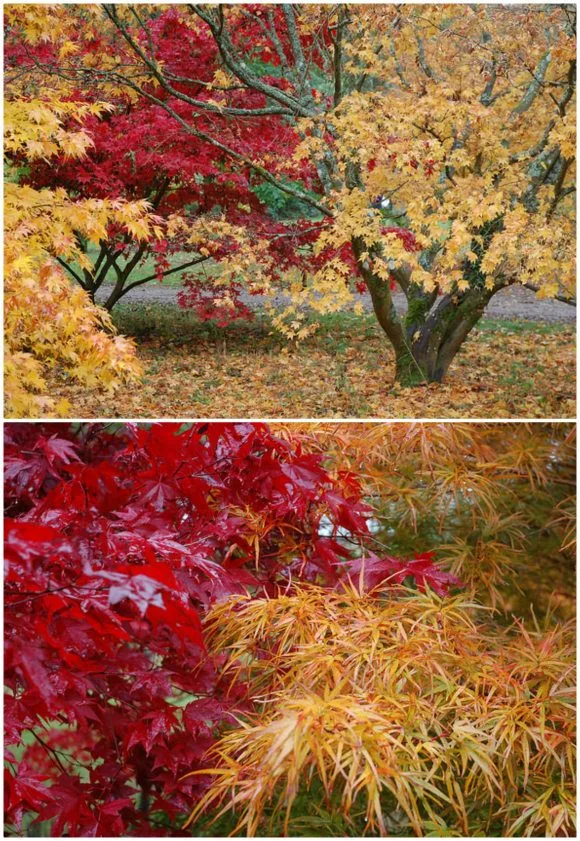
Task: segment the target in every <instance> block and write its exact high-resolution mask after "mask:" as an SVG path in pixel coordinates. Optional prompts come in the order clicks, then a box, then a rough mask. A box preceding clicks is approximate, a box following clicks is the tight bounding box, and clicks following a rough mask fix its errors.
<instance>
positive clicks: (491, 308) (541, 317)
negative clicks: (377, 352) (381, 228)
mask: <svg viewBox="0 0 580 841" xmlns="http://www.w3.org/2000/svg"><path fill="white" fill-rule="evenodd" d="M178 291H179V287H178V286H163V285H161V284H157V283H149V284H145V285H143V286H138V287H137V288H136V289H132V290H131V292H129V293H128V294H127V295H126V296H125V297H124V298H123V299H122V301H121V303H124V304H132V303H155V302H158V303H162V304H174V303H176V302H177V293H178ZM105 295H106V290H105V291H104V292H103V290H101V293H100V294H99V295H98V296H97V299H98V300H100V299H102V298H104V297H105ZM393 298H394V301H395V306H396V308H397V311H398V312H405V310H406V308H407V301H406V298H405V296H404V295H403V293H402V292H395V293H394V295H393ZM279 299H280V303H281V304H282V303H283V302H284V298H283V296H281V295H280V296H279ZM362 299H363V304H364V307H365V309H366V310H367V311H370V310H371V308H372V305H371V301H370V297H369V296H368V295H364V296H362ZM245 303H247V304H248V306H250V307H251V308H252V309H259V308H260V305H261V303H262V298H261V296H259V295H255V296H252V295H247V296H245ZM485 314H486V316H487V317H488V318H507V319H517V318H523V319H525V320H527V321H544V322H549V323H555V322H565V323H573V322H574V321H575V320H576V307H572V306H570V305H569V304H564V303H562V302H561V301H551V300H538V299H537V298H536V296H535V294H534V293H533V292H530V290H529V289H524V288H523V287H521V286H517V287H516V286H514V287H508V288H507V289H503V290H502V291H501V292H498V293H497V294H496V295H494V297H493V298H492V300H491V301H490V303H489V305H488V307H487V309H486V313H485Z"/></svg>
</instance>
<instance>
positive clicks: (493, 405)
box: [51, 303, 575, 418]
mask: <svg viewBox="0 0 580 841" xmlns="http://www.w3.org/2000/svg"><path fill="white" fill-rule="evenodd" d="M114 319H115V322H116V324H117V327H118V329H119V331H120V332H121V333H124V334H127V335H130V336H134V337H135V339H136V341H137V347H138V355H139V358H140V359H141V362H142V365H143V369H144V376H143V378H142V380H141V382H139V383H134V384H131V385H128V386H125V387H123V388H121V389H120V390H118V391H117V392H116V394H115V395H112V396H111V395H107V394H104V393H96V392H92V393H89V392H87V391H86V390H84V389H83V388H80V387H79V386H78V385H75V384H74V382H72V381H69V380H66V379H65V378H64V377H63V376H61V375H58V374H57V375H55V376H54V378H53V380H52V382H51V391H52V393H53V396H57V398H61V397H63V398H66V399H68V400H69V401H70V402H71V404H72V407H73V408H72V413H73V415H74V416H75V417H82V418H96V417H109V418H112V417H126V418H157V417H161V418H163V417H164V418H171V417H177V418H187V417H200V418H203V417H213V418H227V417H236V418H241V417H244V418H245V417H247V418H275V417H281V418H282V417H283V418H292V417H319V418H321V417H333V418H334V417H336V418H345V417H347V418H348V417H355V418H368V417H381V418H414V417H426V418H434V417H451V418H465V417H470V418H493V417H499V418H502V417H522V418H526V417H527V418H534V417H538V418H539V417H543V418H550V417H574V416H575V330H574V327H573V326H572V325H567V324H566V325H565V324H543V323H536V322H526V321H506V320H501V321H490V320H487V321H482V322H481V323H480V326H479V327H478V328H477V329H476V330H475V331H474V332H473V333H472V334H471V336H470V338H469V340H468V341H467V342H466V344H465V345H464V347H463V349H462V350H461V351H460V353H459V355H458V357H457V358H456V360H455V362H454V363H453V365H452V367H451V370H450V372H449V375H448V378H447V380H446V382H445V383H444V384H443V385H436V384H432V385H429V386H420V387H418V388H412V389H411V388H402V387H400V386H399V385H397V384H396V383H394V382H393V378H394V357H393V354H392V352H391V349H390V346H389V344H388V342H387V340H386V339H385V338H384V334H383V333H382V331H381V329H380V327H379V326H378V324H377V322H376V321H375V318H374V316H372V315H364V316H357V315H354V314H352V313H339V314H335V315H332V316H326V317H323V318H319V319H318V321H319V323H320V325H321V326H320V329H319V330H318V332H317V333H316V334H314V335H313V336H312V337H310V338H309V339H307V340H305V341H303V342H301V343H300V344H297V345H294V344H289V343H288V342H287V341H286V340H284V339H283V338H282V337H280V336H279V335H278V334H276V333H274V332H273V331H272V329H271V325H270V323H269V321H268V320H267V318H266V317H265V316H261V315H257V316H256V318H255V319H254V321H252V322H249V323H247V322H246V323H236V324H233V325H230V326H229V327H227V328H218V327H216V326H215V325H214V324H212V323H200V322H199V321H198V320H197V319H196V318H195V317H194V316H193V314H192V313H189V312H186V311H184V310H181V309H180V308H179V307H178V306H176V305H174V304H157V303H155V304H136V303H134V304H125V305H123V304H121V305H120V306H119V307H118V308H116V310H115V312H114Z"/></svg>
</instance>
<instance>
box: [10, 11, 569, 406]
mask: <svg viewBox="0 0 580 841" xmlns="http://www.w3.org/2000/svg"><path fill="white" fill-rule="evenodd" d="M4 10H5V18H6V20H5V42H4V74H5V76H4V78H5V122H4V155H5V169H4V173H5V217H4V219H5V223H4V224H5V228H4V242H5V276H4V304H5V314H4V329H5V366H6V368H5V379H4V383H5V395H4V397H5V403H4V413H5V416H7V417H11V418H23V417H32V418H40V417H44V418H50V417H69V418H118V417H125V418H166V417H174V418H188V417H189V418H192V417H196V418H208V417H211V418H234V417H235V418H240V417H244V418H262V417H268V418H296V417H302V418H322V417H324V418H330V417H333V418H334V417H335V418H349V417H357V418H416V417H423V418H430V417H448V418H470V417H471V418H506V417H512V418H542V417H544V418H558V417H574V416H575V414H576V403H575V395H576V388H575V374H576V371H575V312H576V310H575V300H576V299H575V205H576V193H575V175H576V161H575V155H576V133H575V111H576V97H575V84H576V8H575V6H572V5H569V6H567V5H558V6H550V5H546V4H542V5H534V4H529V5H515V6H493V5H469V6H467V5H439V4H432V5H415V6H413V5H411V6H407V5H392V4H384V5H356V4H354V5H353V4H348V5H340V4H337V5H319V4H306V5H295V4H286V5H269V4H236V5H205V4H202V5H195V4H189V5H181V4H175V5H171V4H170V5H142V4H138V5H125V4H123V5H99V4H88V5H74V4H73V5H69V4H67V5H64V4H62V5H58V4H57V5H52V6H43V5H32V4H31V5H27V4H18V5H16V4H15V5H10V4H9V5H5V6H4Z"/></svg>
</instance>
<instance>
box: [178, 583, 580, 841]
mask: <svg viewBox="0 0 580 841" xmlns="http://www.w3.org/2000/svg"><path fill="white" fill-rule="evenodd" d="M207 633H208V635H209V646H210V650H211V651H212V652H219V653H220V654H221V655H226V658H227V662H226V666H225V675H226V676H230V677H234V676H235V677H239V678H241V679H243V680H245V681H247V682H248V685H249V692H250V695H251V696H252V697H253V698H254V699H255V707H256V712H255V714H253V715H250V716H248V717H244V718H240V719H239V725H238V726H237V727H235V728H234V729H232V730H230V731H229V732H226V734H225V735H224V736H223V737H222V738H221V740H220V741H219V742H218V744H217V746H216V747H215V748H214V749H212V751H211V753H210V756H209V757H208V766H209V765H210V763H213V764H212V765H211V767H207V768H206V769H204V770H203V771H201V772H195V773H203V774H209V775H211V776H212V777H213V781H212V784H211V786H210V788H209V789H208V791H207V793H206V794H205V796H204V797H203V799H202V800H201V801H200V802H199V803H198V804H196V807H195V809H194V811H193V813H192V815H191V817H190V819H189V821H193V820H195V819H197V818H198V817H199V816H200V815H201V814H203V813H204V812H205V811H206V810H207V809H208V807H210V808H212V809H213V810H216V811H215V812H214V814H217V817H219V816H220V815H223V814H224V813H227V812H229V811H233V813H234V816H235V820H236V821H237V823H236V825H235V829H234V830H233V832H232V835H235V834H238V833H240V832H246V833H247V835H248V836H253V835H255V834H256V833H258V834H261V835H271V834H272V835H275V834H279V828H280V827H282V831H283V834H285V835H293V834H296V827H295V826H294V823H293V821H294V820H295V819H297V815H296V813H295V811H293V807H294V805H295V804H296V803H297V802H298V798H299V797H300V795H301V794H302V793H303V792H305V791H309V792H310V801H309V802H310V803H311V806H310V810H309V813H308V814H309V815H310V816H311V817H312V818H313V819H314V818H315V814H313V810H314V811H316V810H319V811H320V813H321V814H326V815H327V816H329V817H332V815H333V814H334V813H338V814H340V815H342V816H343V818H344V820H345V823H346V826H347V827H349V830H350V832H349V834H350V833H352V834H355V835H358V834H363V833H366V832H369V833H371V834H377V833H378V834H381V835H389V834H392V831H393V830H394V829H398V832H397V833H396V834H408V833H409V832H413V833H414V834H416V835H425V834H431V835H438V836H446V835H447V836H448V835H462V836H469V835H482V836H490V835H497V836H502V835H503V836H505V835H544V834H546V835H552V836H553V835H571V834H573V832H574V773H575V760H574V727H575V725H574V721H575V718H574V712H573V704H574V696H575V691H574V634H573V628H572V627H570V626H563V627H560V628H558V629H552V630H549V631H546V632H541V631H540V630H538V631H535V632H533V633H530V632H529V631H527V630H525V629H524V628H523V627H521V626H519V625H515V626H514V627H512V628H509V629H507V630H504V631H502V630H499V629H498V628H493V629H492V628H491V627H490V626H488V625H486V624H485V622H484V620H483V619H482V618H480V614H479V609H478V606H477V605H476V604H474V603H473V602H471V601H470V600H469V599H466V598H465V597H462V596H458V597H454V598H446V599H440V598H438V597H436V596H435V595H434V594H432V593H427V594H423V595H421V594H417V593H404V592H403V593H399V594H398V595H397V596H395V597H394V598H390V599H379V598H376V597H375V596H373V595H369V594H361V593H359V592H358V591H357V590H355V589H348V590H346V591H344V592H336V591H334V592H329V591H328V590H326V589H320V588H316V587H302V588H300V589H298V591H296V592H294V593H293V594H292V595H287V596H284V595H280V596H279V597H278V598H273V599H260V600H255V599H249V598H244V597H235V598H231V599H230V600H228V601H227V602H225V603H222V604H220V605H218V606H217V607H215V608H214V609H213V610H212V612H211V613H210V616H209V619H208V622H207ZM317 793H318V794H317ZM300 820H301V824H300V826H301V830H302V831H301V832H300V833H298V834H305V835H308V834H310V833H309V832H308V827H309V821H308V816H301V817H300ZM188 823H189V822H188ZM314 825H315V824H314V822H313V823H312V824H310V828H311V829H312V827H313V826H314ZM405 829H406V832H405V833H403V830H405ZM277 830H278V831H277Z"/></svg>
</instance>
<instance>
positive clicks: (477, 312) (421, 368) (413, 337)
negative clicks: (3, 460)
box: [352, 238, 510, 386]
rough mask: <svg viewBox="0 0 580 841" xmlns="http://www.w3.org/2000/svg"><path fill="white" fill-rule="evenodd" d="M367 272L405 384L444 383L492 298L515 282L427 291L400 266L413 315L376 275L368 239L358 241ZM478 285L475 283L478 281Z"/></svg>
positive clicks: (377, 312) (357, 249) (397, 373)
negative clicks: (402, 308)
mask: <svg viewBox="0 0 580 841" xmlns="http://www.w3.org/2000/svg"><path fill="white" fill-rule="evenodd" d="M352 246H353V251H354V253H355V256H356V257H357V260H358V264H359V268H360V271H361V274H362V276H363V278H364V280H365V283H366V285H367V288H368V290H369V292H370V295H371V300H372V302H373V309H374V312H375V315H376V317H377V321H378V322H379V324H380V325H381V327H382V328H383V330H384V331H385V333H386V335H387V337H388V339H389V341H390V342H391V345H392V346H393V350H394V353H395V380H396V381H397V382H399V383H401V385H405V386H417V385H421V384H423V383H430V382H436V383H440V382H442V381H443V379H444V378H445V375H446V374H447V371H448V370H449V366H450V365H451V363H452V362H453V360H454V358H455V355H456V354H457V352H458V351H459V349H460V348H461V346H462V344H463V342H464V341H465V339H466V338H467V336H468V335H469V333H470V332H471V331H472V330H473V328H474V327H475V325H476V324H477V322H478V321H479V320H480V318H481V317H482V315H483V313H484V310H485V307H486V306H487V304H488V302H489V300H490V299H491V298H492V296H493V295H494V294H495V293H496V292H498V291H499V290H500V289H502V288H503V287H504V286H507V285H509V283H510V281H508V280H498V281H496V283H495V285H494V286H493V288H492V289H488V288H486V287H485V285H484V284H483V283H475V284H474V285H471V286H469V287H468V288H467V289H466V290H465V291H463V292H459V291H455V292H450V293H447V294H444V295H442V296H440V297H438V296H437V292H436V291H434V292H426V291H425V290H424V289H423V288H422V287H420V286H418V285H417V284H414V283H413V282H412V280H411V272H410V271H409V270H408V269H396V270H395V271H394V273H393V274H394V276H395V278H396V280H397V281H398V282H399V284H400V286H401V289H402V290H403V292H404V293H405V296H406V298H407V302H408V309H407V314H406V316H404V317H401V316H399V315H398V313H397V311H396V309H395V305H394V302H393V296H392V294H391V290H390V288H389V284H388V283H386V282H385V281H384V280H383V279H382V278H380V277H378V276H377V275H375V274H374V273H373V271H372V270H371V268H370V260H372V255H370V260H369V259H367V258H365V259H363V257H362V255H364V254H368V253H369V249H368V248H367V247H366V246H365V243H364V241H363V240H362V238H355V239H353V241H352ZM472 283H473V281H472Z"/></svg>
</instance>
